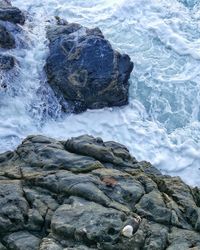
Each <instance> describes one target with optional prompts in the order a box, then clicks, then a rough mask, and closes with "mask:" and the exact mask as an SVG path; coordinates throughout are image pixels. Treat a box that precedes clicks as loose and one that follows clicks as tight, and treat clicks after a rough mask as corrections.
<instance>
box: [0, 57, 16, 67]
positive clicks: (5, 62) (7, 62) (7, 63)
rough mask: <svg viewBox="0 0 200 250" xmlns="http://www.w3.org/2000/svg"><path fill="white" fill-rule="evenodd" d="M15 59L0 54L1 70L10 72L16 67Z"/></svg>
mask: <svg viewBox="0 0 200 250" xmlns="http://www.w3.org/2000/svg"><path fill="white" fill-rule="evenodd" d="M15 61H16V60H15V58H14V57H13V56H10V55H3V54H0V69H1V70H6V71H7V70H10V69H12V68H13V67H14V66H15Z"/></svg>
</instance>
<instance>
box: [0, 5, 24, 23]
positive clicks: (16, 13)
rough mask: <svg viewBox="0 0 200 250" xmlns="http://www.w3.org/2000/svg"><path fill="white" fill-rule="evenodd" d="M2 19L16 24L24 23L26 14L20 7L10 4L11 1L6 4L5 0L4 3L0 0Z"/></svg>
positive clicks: (0, 16)
mask: <svg viewBox="0 0 200 250" xmlns="http://www.w3.org/2000/svg"><path fill="white" fill-rule="evenodd" d="M0 20H2V21H8V22H11V23H14V24H24V22H25V16H24V14H23V12H22V11H21V10H20V9H18V8H16V7H12V6H9V2H8V5H7V6H6V2H5V1H3V2H2V4H1V2H0Z"/></svg>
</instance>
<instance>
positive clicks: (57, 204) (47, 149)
mask: <svg viewBox="0 0 200 250" xmlns="http://www.w3.org/2000/svg"><path fill="white" fill-rule="evenodd" d="M199 201H200V190H199V188H191V187H189V186H188V185H186V184H185V183H184V182H183V181H182V180H181V179H180V178H178V177H170V176H164V175H162V174H161V173H160V172H159V171H156V169H155V168H154V167H153V166H152V165H151V164H150V163H147V162H144V161H143V162H138V161H137V160H136V159H135V158H134V157H132V156H131V155H130V153H129V151H128V149H127V148H126V147H125V146H123V145H121V144H119V143H115V142H104V141H103V140H102V139H101V138H94V137H92V136H88V135H83V136H79V137H76V138H71V139H69V140H66V141H57V140H54V139H51V138H48V137H45V136H29V137H27V138H26V139H25V140H24V141H23V143H22V144H21V145H19V147H18V148H17V149H16V150H15V151H13V152H5V153H4V154H0V249H2V250H6V249H12V250H25V249H26V250H27V249H33V250H34V249H37V250H66V249H68V250H72V249H77V250H79V249H80V250H90V249H91V250H93V249H100V250H116V249H119V250H143V249H144V250H147V249H148V250H164V249H167V250H177V249H181V250H182V249H183V250H186V249H187V250H188V249H195V250H196V249H200V240H199V239H200V202H199Z"/></svg>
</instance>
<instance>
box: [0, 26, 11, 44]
mask: <svg viewBox="0 0 200 250" xmlns="http://www.w3.org/2000/svg"><path fill="white" fill-rule="evenodd" d="M14 47H15V39H14V37H13V36H12V34H11V33H10V32H8V31H7V29H6V28H5V27H4V26H3V25H1V24H0V48H3V49H12V48H14Z"/></svg>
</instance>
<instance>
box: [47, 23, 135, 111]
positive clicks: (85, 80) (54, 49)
mask: <svg viewBox="0 0 200 250" xmlns="http://www.w3.org/2000/svg"><path fill="white" fill-rule="evenodd" d="M59 24H60V25H57V26H55V27H52V28H49V30H48V32H47V36H48V39H49V41H50V45H49V48H50V54H49V57H48V58H47V62H46V73H47V77H48V82H49V84H50V86H51V87H52V88H53V90H54V91H55V92H56V94H57V95H58V96H59V97H63V98H64V100H65V101H67V103H68V105H69V106H70V108H69V106H65V105H64V104H63V108H64V110H65V111H72V112H75V113H78V112H82V111H85V110H86V109H99V108H103V107H112V106H121V105H125V104H127V103H128V90H129V83H128V80H129V77H130V73H131V71H132V69H133V63H132V62H131V60H130V57H129V56H128V55H126V54H120V53H119V52H117V51H115V50H114V49H113V48H112V46H111V44H110V43H109V41H108V40H106V39H105V38H104V36H103V34H102V32H101V31H100V29H98V28H95V29H88V28H86V27H83V26H81V25H79V24H76V23H66V22H59Z"/></svg>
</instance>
